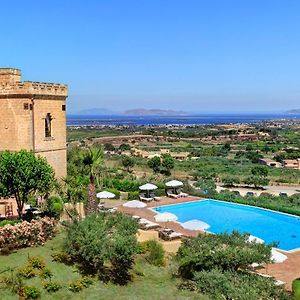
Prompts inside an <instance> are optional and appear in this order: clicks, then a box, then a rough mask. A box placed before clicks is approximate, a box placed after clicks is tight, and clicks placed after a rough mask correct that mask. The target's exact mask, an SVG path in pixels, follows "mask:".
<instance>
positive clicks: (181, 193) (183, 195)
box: [178, 192, 189, 197]
mask: <svg viewBox="0 0 300 300" xmlns="http://www.w3.org/2000/svg"><path fill="white" fill-rule="evenodd" d="M178 196H179V197H188V196H189V194H187V193H183V192H180V193H179V194H178Z"/></svg>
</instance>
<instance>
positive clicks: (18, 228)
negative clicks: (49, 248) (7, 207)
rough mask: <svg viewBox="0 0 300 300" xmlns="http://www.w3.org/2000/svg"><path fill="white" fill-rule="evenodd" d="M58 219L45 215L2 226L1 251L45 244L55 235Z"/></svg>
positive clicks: (0, 231)
mask: <svg viewBox="0 0 300 300" xmlns="http://www.w3.org/2000/svg"><path fill="white" fill-rule="evenodd" d="M55 230H56V221H55V220H54V219H51V218H48V217H45V218H41V219H39V220H32V221H31V222H27V221H24V222H22V223H18V224H16V225H10V224H8V225H6V226H4V227H1V228H0V253H5V252H7V250H12V249H18V248H25V247H30V246H34V245H43V244H44V243H45V242H46V241H47V240H48V239H49V238H51V237H53V235H54V234H55Z"/></svg>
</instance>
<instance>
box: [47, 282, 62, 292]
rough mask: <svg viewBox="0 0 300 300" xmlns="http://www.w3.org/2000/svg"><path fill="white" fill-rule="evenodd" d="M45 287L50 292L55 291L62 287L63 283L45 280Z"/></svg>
mask: <svg viewBox="0 0 300 300" xmlns="http://www.w3.org/2000/svg"><path fill="white" fill-rule="evenodd" d="M43 287H44V289H45V290H46V291H47V292H48V293H55V292H57V291H59V290H60V289H61V285H60V284H58V283H57V282H53V281H50V282H45V283H44V285H43Z"/></svg>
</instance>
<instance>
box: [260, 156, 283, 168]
mask: <svg viewBox="0 0 300 300" xmlns="http://www.w3.org/2000/svg"><path fill="white" fill-rule="evenodd" d="M258 163H259V164H261V165H265V166H269V167H275V168H279V167H281V164H280V163H279V162H277V161H275V160H273V159H270V158H260V159H259V160H258Z"/></svg>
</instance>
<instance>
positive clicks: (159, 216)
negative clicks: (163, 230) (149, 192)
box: [154, 212, 178, 222]
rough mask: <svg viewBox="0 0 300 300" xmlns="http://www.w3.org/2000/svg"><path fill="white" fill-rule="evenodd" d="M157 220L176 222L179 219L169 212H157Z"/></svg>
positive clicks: (155, 217)
mask: <svg viewBox="0 0 300 300" xmlns="http://www.w3.org/2000/svg"><path fill="white" fill-rule="evenodd" d="M154 219H155V221H156V222H174V221H177V219H178V218H177V216H176V215H174V214H171V213H168V212H164V213H161V214H157V215H156V216H154Z"/></svg>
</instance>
